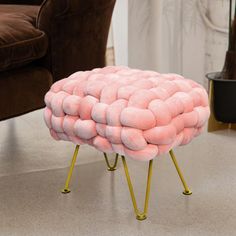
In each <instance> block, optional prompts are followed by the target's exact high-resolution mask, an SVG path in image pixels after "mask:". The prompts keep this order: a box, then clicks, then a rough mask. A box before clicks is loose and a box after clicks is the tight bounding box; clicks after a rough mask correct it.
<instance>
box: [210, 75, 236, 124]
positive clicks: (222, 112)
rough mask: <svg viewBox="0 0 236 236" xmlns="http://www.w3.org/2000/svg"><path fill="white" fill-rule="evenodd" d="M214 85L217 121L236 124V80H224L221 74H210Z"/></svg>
mask: <svg viewBox="0 0 236 236" xmlns="http://www.w3.org/2000/svg"><path fill="white" fill-rule="evenodd" d="M206 77H207V79H209V80H212V82H213V83H212V85H213V99H212V101H213V112H214V116H215V118H216V120H218V121H221V122H224V123H236V80H225V79H222V76H221V72H216V73H209V74H207V75H206Z"/></svg>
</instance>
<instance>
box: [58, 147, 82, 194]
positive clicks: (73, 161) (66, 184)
mask: <svg viewBox="0 0 236 236" xmlns="http://www.w3.org/2000/svg"><path fill="white" fill-rule="evenodd" d="M78 152H79V145H76V147H75V151H74V155H73V158H72V161H71V165H70V170H69V173H68V176H67V179H66V183H65V187H64V188H63V189H62V190H61V192H62V193H69V192H70V189H69V184H70V179H71V176H72V172H73V169H74V166H75V162H76V157H77V155H78Z"/></svg>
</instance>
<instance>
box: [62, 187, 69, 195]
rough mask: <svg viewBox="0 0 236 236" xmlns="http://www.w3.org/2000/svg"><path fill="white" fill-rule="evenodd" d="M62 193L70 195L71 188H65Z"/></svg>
mask: <svg viewBox="0 0 236 236" xmlns="http://www.w3.org/2000/svg"><path fill="white" fill-rule="evenodd" d="M61 193H63V194H67V193H70V189H69V188H64V189H62V190H61Z"/></svg>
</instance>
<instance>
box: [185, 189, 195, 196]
mask: <svg viewBox="0 0 236 236" xmlns="http://www.w3.org/2000/svg"><path fill="white" fill-rule="evenodd" d="M192 193H193V192H192V191H191V190H184V191H183V194H184V195H191V194H192Z"/></svg>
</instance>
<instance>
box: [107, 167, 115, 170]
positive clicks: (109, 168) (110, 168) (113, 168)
mask: <svg viewBox="0 0 236 236" xmlns="http://www.w3.org/2000/svg"><path fill="white" fill-rule="evenodd" d="M107 170H108V171H115V170H116V167H108V168H107Z"/></svg>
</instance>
